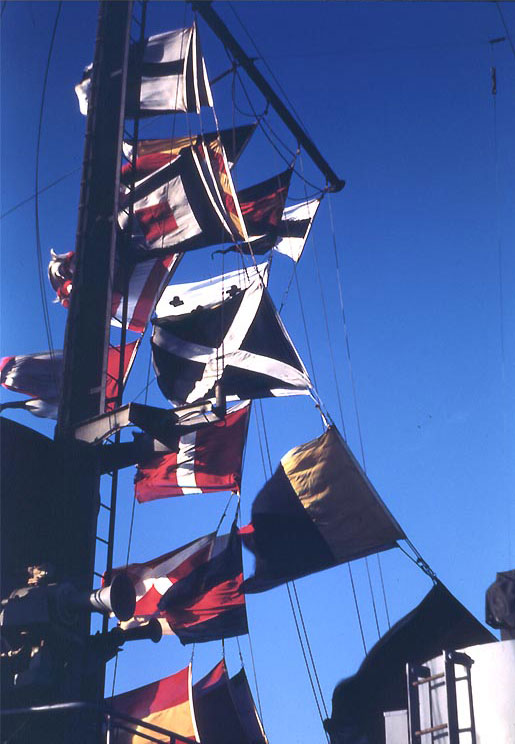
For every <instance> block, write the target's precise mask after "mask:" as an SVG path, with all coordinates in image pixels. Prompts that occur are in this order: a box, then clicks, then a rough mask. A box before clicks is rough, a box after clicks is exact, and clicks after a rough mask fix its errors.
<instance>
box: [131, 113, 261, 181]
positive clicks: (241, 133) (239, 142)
mask: <svg viewBox="0 0 515 744" xmlns="http://www.w3.org/2000/svg"><path fill="white" fill-rule="evenodd" d="M255 128H256V124H245V125H243V126H240V127H234V129H222V130H221V132H220V133H218V132H209V133H208V134H205V135H204V136H203V137H204V141H205V142H206V143H210V142H213V141H214V140H217V139H218V137H220V140H221V142H222V147H223V148H224V150H225V153H226V155H227V161H228V163H229V167H231V168H232V166H233V165H235V163H237V162H238V159H239V157H240V155H241V153H242V152H243V150H244V149H245V147H246V146H247V144H248V142H249V140H250V138H251V136H252V134H253V132H254V130H255ZM200 141H201V135H200V134H192V135H190V136H186V137H175V138H173V139H149V140H138V147H137V155H136V164H135V168H134V181H135V183H138V182H140V181H142V180H143V179H144V178H147V177H148V176H150V175H152V174H153V173H155V172H156V171H158V170H160V169H161V168H164V167H165V166H166V165H170V163H171V162H172V161H173V160H175V158H176V157H177V156H178V155H179V153H180V151H181V150H182V149H184V148H185V147H192V146H198V145H199V144H200ZM133 153H134V147H133V144H132V143H130V142H125V143H124V145H123V154H124V155H125V157H126V158H127V160H129V161H132V157H133ZM132 167H133V166H132V162H128V163H125V165H124V166H123V167H122V181H123V182H124V183H126V184H127V183H130V179H131V176H132Z"/></svg>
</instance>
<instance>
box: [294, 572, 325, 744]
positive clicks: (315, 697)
mask: <svg viewBox="0 0 515 744" xmlns="http://www.w3.org/2000/svg"><path fill="white" fill-rule="evenodd" d="M286 589H287V590H288V599H289V600H290V607H291V611H292V615H293V619H294V621H295V628H296V630H297V636H298V639H299V643H300V648H301V650H302V656H303V657H304V664H305V665H306V671H307V673H308V679H309V684H310V685H311V691H312V692H313V697H314V699H315V704H316V706H317V710H318V715H319V717H320V722H321V723H322V727H323V726H324V717H323V715H322V709H321V707H320V702H319V700H318V695H317V692H316V689H315V685H314V682H313V676H312V674H311V669H310V666H309V661H308V657H307V656H306V651H305V649H304V643H303V641H302V635H301V632H300V628H299V622H298V620H297V614H296V612H295V606H294V604H293V599H292V596H291V589H290V582H287V584H286ZM324 733H325V736H326V739H327V741H328V742H329V735H328V733H327V731H326V730H325V729H324Z"/></svg>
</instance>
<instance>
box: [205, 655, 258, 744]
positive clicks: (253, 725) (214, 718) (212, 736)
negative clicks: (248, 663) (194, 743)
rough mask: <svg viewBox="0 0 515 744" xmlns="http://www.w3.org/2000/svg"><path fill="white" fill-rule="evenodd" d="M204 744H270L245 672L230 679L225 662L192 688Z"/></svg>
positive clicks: (242, 671)
mask: <svg viewBox="0 0 515 744" xmlns="http://www.w3.org/2000/svg"><path fill="white" fill-rule="evenodd" d="M193 707H194V709H195V720H196V722H197V727H198V732H199V736H200V741H201V742H202V744H220V742H227V744H267V739H266V736H265V733H264V730H263V726H262V724H261V721H260V719H259V716H258V714H257V711H256V706H255V705H254V700H253V699H252V694H251V692H250V688H249V685H248V681H247V677H246V675H245V671H244V669H241V671H240V672H238V674H236V675H235V676H234V677H231V678H229V675H228V673H227V668H226V666H225V662H224V661H220V662H219V663H218V664H217V665H216V666H215V667H214V668H213V669H212V670H211V671H210V672H209V673H208V674H206V676H205V677H203V678H202V679H201V680H199V682H196V683H195V684H194V685H193Z"/></svg>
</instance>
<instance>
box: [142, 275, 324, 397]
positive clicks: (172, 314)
mask: <svg viewBox="0 0 515 744" xmlns="http://www.w3.org/2000/svg"><path fill="white" fill-rule="evenodd" d="M267 275H268V265H267V264H260V265H259V266H256V267H251V268H249V269H245V270H240V271H233V272H231V273H228V274H225V275H223V276H219V277H216V278H214V279H210V280H206V281H203V282H196V283H194V284H182V285H175V286H174V285H172V286H169V287H167V288H166V290H165V291H164V292H163V295H162V297H161V300H160V301H159V303H158V304H157V306H156V314H157V319H156V320H154V321H153V322H154V333H153V336H152V354H153V361H154V368H155V370H156V373H157V382H158V385H159V387H160V388H161V391H162V393H163V394H164V395H165V396H166V397H167V398H168V399H169V400H171V401H176V402H180V403H194V402H196V401H198V400H202V399H204V398H209V397H213V395H214V386H215V383H216V382H217V380H220V381H221V383H222V387H223V390H224V393H225V394H226V396H227V398H228V400H244V399H250V400H252V399H254V398H267V397H271V396H282V395H306V394H309V391H310V388H311V382H310V380H309V376H308V373H307V371H306V369H305V367H304V365H303V363H302V361H301V359H300V357H299V355H298V353H297V351H296V349H295V347H294V345H293V343H292V341H291V340H290V338H289V336H288V333H287V331H286V329H285V328H284V326H283V324H282V321H281V319H280V317H279V315H278V313H277V311H276V309H275V307H274V306H273V303H272V300H271V298H270V295H269V294H268V292H267V290H266V288H265V283H266V278H267Z"/></svg>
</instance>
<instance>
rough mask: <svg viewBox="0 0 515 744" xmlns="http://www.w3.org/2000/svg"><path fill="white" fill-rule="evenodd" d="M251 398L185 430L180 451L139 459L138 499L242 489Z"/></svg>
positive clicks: (179, 444) (135, 488)
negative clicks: (222, 413) (242, 471)
mask: <svg viewBox="0 0 515 744" xmlns="http://www.w3.org/2000/svg"><path fill="white" fill-rule="evenodd" d="M249 416H250V402H249V401H245V402H243V403H240V404H238V405H235V406H233V407H232V408H230V409H229V411H228V412H227V414H226V415H225V416H224V418H223V419H220V420H218V421H213V422H211V423H207V424H206V425H205V426H203V427H202V428H199V429H196V430H195V431H192V432H189V433H187V434H183V435H182V436H181V437H179V439H178V443H177V451H175V452H170V450H167V451H166V452H160V453H159V454H156V455H155V456H154V457H152V459H151V460H147V461H145V462H143V463H140V464H139V465H138V468H137V472H136V476H135V479H134V486H135V487H134V495H135V497H136V499H137V500H138V501H139V502H145V501H153V500H155V499H163V498H166V497H168V496H183V495H185V494H190V493H214V492H219V491H235V492H239V490H240V483H241V466H242V458H243V448H244V445H245V439H246V435H247V429H248V422H249Z"/></svg>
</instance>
